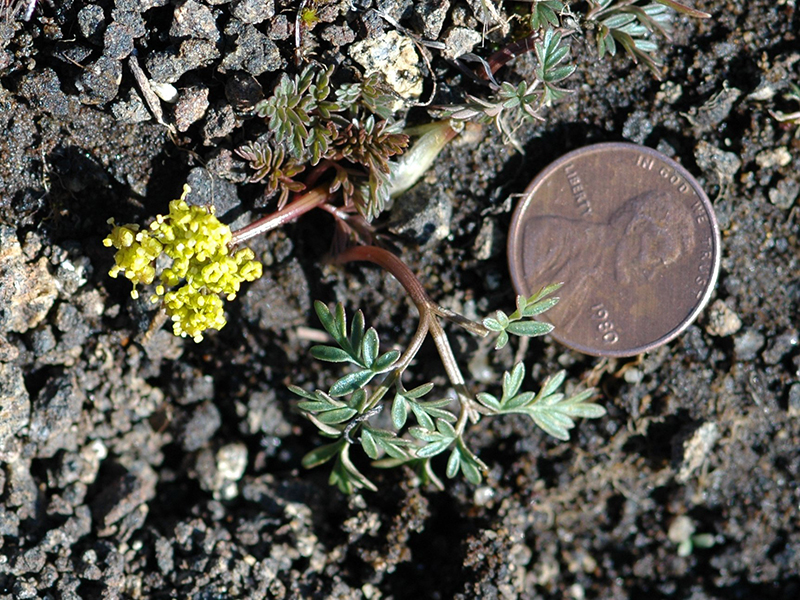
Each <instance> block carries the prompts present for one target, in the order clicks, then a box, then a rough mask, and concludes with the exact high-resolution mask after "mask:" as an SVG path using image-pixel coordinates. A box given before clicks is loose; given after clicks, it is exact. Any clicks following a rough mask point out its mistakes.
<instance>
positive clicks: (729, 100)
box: [684, 82, 742, 135]
mask: <svg viewBox="0 0 800 600" xmlns="http://www.w3.org/2000/svg"><path fill="white" fill-rule="evenodd" d="M741 95H742V92H741V90H739V89H737V88H734V87H729V86H728V84H727V82H725V84H724V85H723V86H722V90H720V91H719V92H718V93H716V94H714V95H713V96H712V97H711V98H709V99H708V101H706V102H705V103H704V104H703V105H702V106H700V107H696V108H692V110H690V111H689V112H688V113H686V114H685V115H684V116H685V117H686V118H687V119H688V120H689V122H690V123H691V124H692V125H693V126H694V130H695V133H696V134H698V135H699V134H701V133H705V132H707V131H711V130H712V129H715V128H716V126H717V125H719V124H720V123H722V122H723V121H724V120H725V119H727V118H728V115H729V114H730V112H731V110H732V109H733V105H734V104H735V103H736V100H738V98H739V96H741Z"/></svg>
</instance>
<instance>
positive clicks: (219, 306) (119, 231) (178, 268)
mask: <svg viewBox="0 0 800 600" xmlns="http://www.w3.org/2000/svg"><path fill="white" fill-rule="evenodd" d="M189 191H190V189H189V186H188V185H185V186H184V187H183V194H182V195H181V197H180V199H179V200H173V201H172V202H170V203H169V214H168V215H157V216H156V218H155V220H154V221H153V222H152V223H150V227H149V228H145V229H142V228H140V227H139V226H138V225H136V224H128V225H116V224H115V223H114V219H109V221H108V222H109V223H110V224H111V225H113V226H114V228H113V230H112V231H111V234H110V235H109V236H108V237H107V238H105V239H104V240H103V245H105V246H106V247H109V248H110V247H112V246H113V247H114V248H116V249H117V253H116V254H115V255H114V262H115V265H114V266H113V267H112V268H111V270H110V271H109V273H108V274H109V275H111V277H117V275H119V274H120V273H122V274H123V275H124V276H125V277H126V278H128V279H129V280H130V281H131V283H133V290H132V291H131V297H132V298H138V297H139V293H138V292H137V290H136V285H137V284H139V283H141V284H151V283H153V282H156V286H155V293H154V294H153V295H152V296H151V297H150V301H151V302H153V303H158V302H161V303H162V304H163V306H164V308H165V310H166V312H167V315H169V317H170V318H171V319H172V330H173V332H174V333H175V335H180V336H183V337H186V336H189V337H191V338H193V339H194V341H195V342H199V341H201V340H202V339H203V332H204V331H205V330H206V329H217V330H219V329H222V328H223V327H224V326H225V323H226V321H225V314H224V311H223V302H222V298H221V297H220V296H224V297H225V299H226V300H233V299H234V298H235V297H236V294H237V292H238V291H239V287H240V285H241V283H242V282H243V281H254V280H256V279H258V278H259V277H261V273H262V270H261V263H260V262H258V261H257V260H255V255H254V254H253V251H252V250H250V249H249V248H242V249H241V250H238V251H236V252H235V253H234V254H229V252H230V249H229V246H228V244H229V243H230V241H231V229H230V227H228V226H227V225H225V224H224V223H221V222H220V221H219V219H217V217H216V216H214V207H213V206H212V207H200V206H189V205H188V204H187V203H186V201H185V198H186V195H187V194H188V193H189ZM162 254H163V255H165V256H166V257H167V260H163V259H162V260H159V258H160V257H161V255H162ZM162 263H163V267H162Z"/></svg>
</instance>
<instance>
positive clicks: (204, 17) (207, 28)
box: [169, 0, 220, 42]
mask: <svg viewBox="0 0 800 600" xmlns="http://www.w3.org/2000/svg"><path fill="white" fill-rule="evenodd" d="M172 18H173V20H172V27H171V28H170V30H169V35H170V36H171V37H174V38H196V39H201V40H209V41H211V42H217V41H219V38H220V35H219V30H218V29H217V21H216V19H215V18H214V15H213V13H212V12H211V9H210V8H208V6H205V5H203V4H200V3H199V2H195V1H194V0H187V1H186V2H184V3H183V4H180V5H179V6H178V7H176V8H175V12H174V13H173V16H172Z"/></svg>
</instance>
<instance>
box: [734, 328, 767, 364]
mask: <svg viewBox="0 0 800 600" xmlns="http://www.w3.org/2000/svg"><path fill="white" fill-rule="evenodd" d="M763 346H764V336H763V335H761V334H760V333H758V332H757V331H755V330H753V329H748V330H747V331H745V332H744V333H743V334H742V335H740V336H737V337H736V339H734V341H733V348H734V351H735V352H736V358H737V359H738V360H753V359H754V358H755V357H756V355H757V354H758V351H759V350H761V348H762V347H763Z"/></svg>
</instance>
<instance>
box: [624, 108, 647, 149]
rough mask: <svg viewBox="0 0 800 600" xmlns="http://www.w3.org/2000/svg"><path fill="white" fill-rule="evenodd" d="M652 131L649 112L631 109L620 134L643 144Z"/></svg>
mask: <svg viewBox="0 0 800 600" xmlns="http://www.w3.org/2000/svg"><path fill="white" fill-rule="evenodd" d="M652 131H653V123H652V121H651V119H650V114H649V113H647V112H645V111H643V110H635V111H633V112H632V113H631V114H630V115H629V116H628V118H627V119H626V121H625V124H624V125H623V126H622V135H623V136H624V137H625V139H628V140H630V141H632V142H635V143H637V144H643V143H644V141H645V140H646V139H647V136H648V135H650V133H652Z"/></svg>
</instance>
